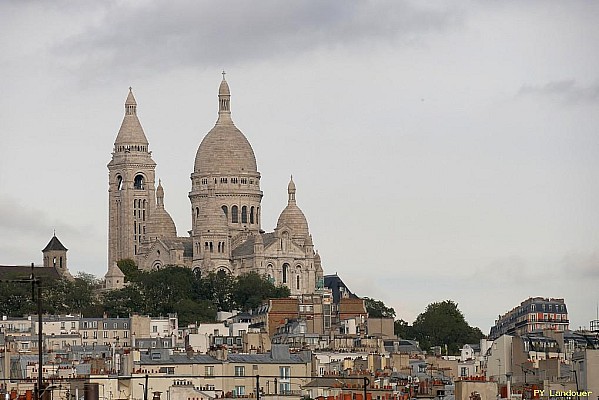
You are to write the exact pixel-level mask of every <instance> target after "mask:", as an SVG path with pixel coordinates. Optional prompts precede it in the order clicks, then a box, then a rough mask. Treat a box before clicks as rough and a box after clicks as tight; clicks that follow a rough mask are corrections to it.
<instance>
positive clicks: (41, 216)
mask: <svg viewBox="0 0 599 400" xmlns="http://www.w3.org/2000/svg"><path fill="white" fill-rule="evenodd" d="M52 229H56V230H57V231H58V232H62V233H65V234H70V235H73V236H77V235H81V234H82V233H83V232H84V230H82V229H84V227H82V229H80V228H77V227H74V226H71V225H69V224H65V223H64V222H57V221H54V220H53V218H51V217H50V216H49V215H47V214H46V213H44V212H42V211H40V210H38V209H36V208H33V207H31V206H30V205H29V204H28V205H27V206H25V205H23V204H20V203H18V202H16V201H15V200H13V199H11V198H9V197H6V196H0V232H3V233H4V234H5V235H6V236H7V237H11V238H12V239H15V238H16V237H17V235H18V236H22V235H23V234H26V235H35V236H36V237H37V236H47V237H48V239H49V238H50V236H48V235H51V234H52ZM32 232H33V233H32Z"/></svg>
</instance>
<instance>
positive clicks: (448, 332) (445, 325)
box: [412, 300, 483, 354]
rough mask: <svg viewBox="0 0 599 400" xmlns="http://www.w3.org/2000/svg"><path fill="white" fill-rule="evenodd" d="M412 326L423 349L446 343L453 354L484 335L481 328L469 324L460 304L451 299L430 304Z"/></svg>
mask: <svg viewBox="0 0 599 400" xmlns="http://www.w3.org/2000/svg"><path fill="white" fill-rule="evenodd" d="M412 328H413V332H414V336H415V337H416V339H417V340H418V341H419V342H420V347H421V348H422V349H425V350H428V349H429V348H431V347H432V346H445V345H446V346H447V351H448V352H449V353H451V354H457V353H458V351H459V349H460V348H461V347H462V346H463V345H464V344H466V343H473V342H478V341H479V340H480V339H481V338H482V337H483V334H482V332H481V331H480V329H478V328H473V327H471V326H470V325H468V323H467V322H466V320H465V319H464V315H463V314H462V312H461V311H460V310H459V309H458V305H457V304H456V303H455V302H453V301H451V300H445V301H442V302H438V303H431V304H429V305H428V306H427V307H426V309H425V311H424V312H423V313H422V314H420V315H418V317H417V318H416V321H414V324H413V326H412Z"/></svg>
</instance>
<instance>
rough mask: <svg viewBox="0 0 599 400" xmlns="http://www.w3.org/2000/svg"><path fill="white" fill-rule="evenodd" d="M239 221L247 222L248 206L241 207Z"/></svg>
mask: <svg viewBox="0 0 599 400" xmlns="http://www.w3.org/2000/svg"><path fill="white" fill-rule="evenodd" d="M241 223H242V224H247V223H248V208H247V207H246V206H243V207H241Z"/></svg>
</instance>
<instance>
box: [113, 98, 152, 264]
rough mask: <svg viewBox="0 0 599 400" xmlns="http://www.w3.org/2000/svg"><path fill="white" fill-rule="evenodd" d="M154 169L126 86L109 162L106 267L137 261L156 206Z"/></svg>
mask: <svg viewBox="0 0 599 400" xmlns="http://www.w3.org/2000/svg"><path fill="white" fill-rule="evenodd" d="M155 170H156V163H155V162H154V160H152V153H151V152H150V151H149V149H148V139H147V138H146V135H145V134H144V131H143V128H142V127H141V123H140V122H139V119H138V118H137V102H136V101H135V97H133V92H132V90H131V88H129V94H128V96H127V100H126V101H125V116H124V118H123V122H122V124H121V128H120V129H119V133H118V135H117V137H116V140H115V142H114V149H113V151H112V159H111V160H110V162H109V163H108V265H109V266H112V265H113V264H114V263H115V262H117V261H119V260H122V259H124V258H131V259H133V260H135V261H136V262H137V263H138V260H137V257H136V256H137V254H139V253H140V250H141V246H142V243H143V242H144V241H145V239H146V226H147V224H148V221H149V218H150V212H151V210H154V208H155V206H156V204H155V202H156V200H155V199H156V195H155V186H154V180H155ZM138 265H139V263H138Z"/></svg>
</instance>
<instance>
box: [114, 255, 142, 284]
mask: <svg viewBox="0 0 599 400" xmlns="http://www.w3.org/2000/svg"><path fill="white" fill-rule="evenodd" d="M116 265H117V266H118V267H119V269H120V270H121V271H122V272H123V274H125V282H129V281H134V280H135V279H136V278H137V277H138V276H139V273H140V271H139V269H138V268H137V265H136V264H135V261H133V260H132V259H130V258H123V259H122V260H119V261H117V262H116Z"/></svg>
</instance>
